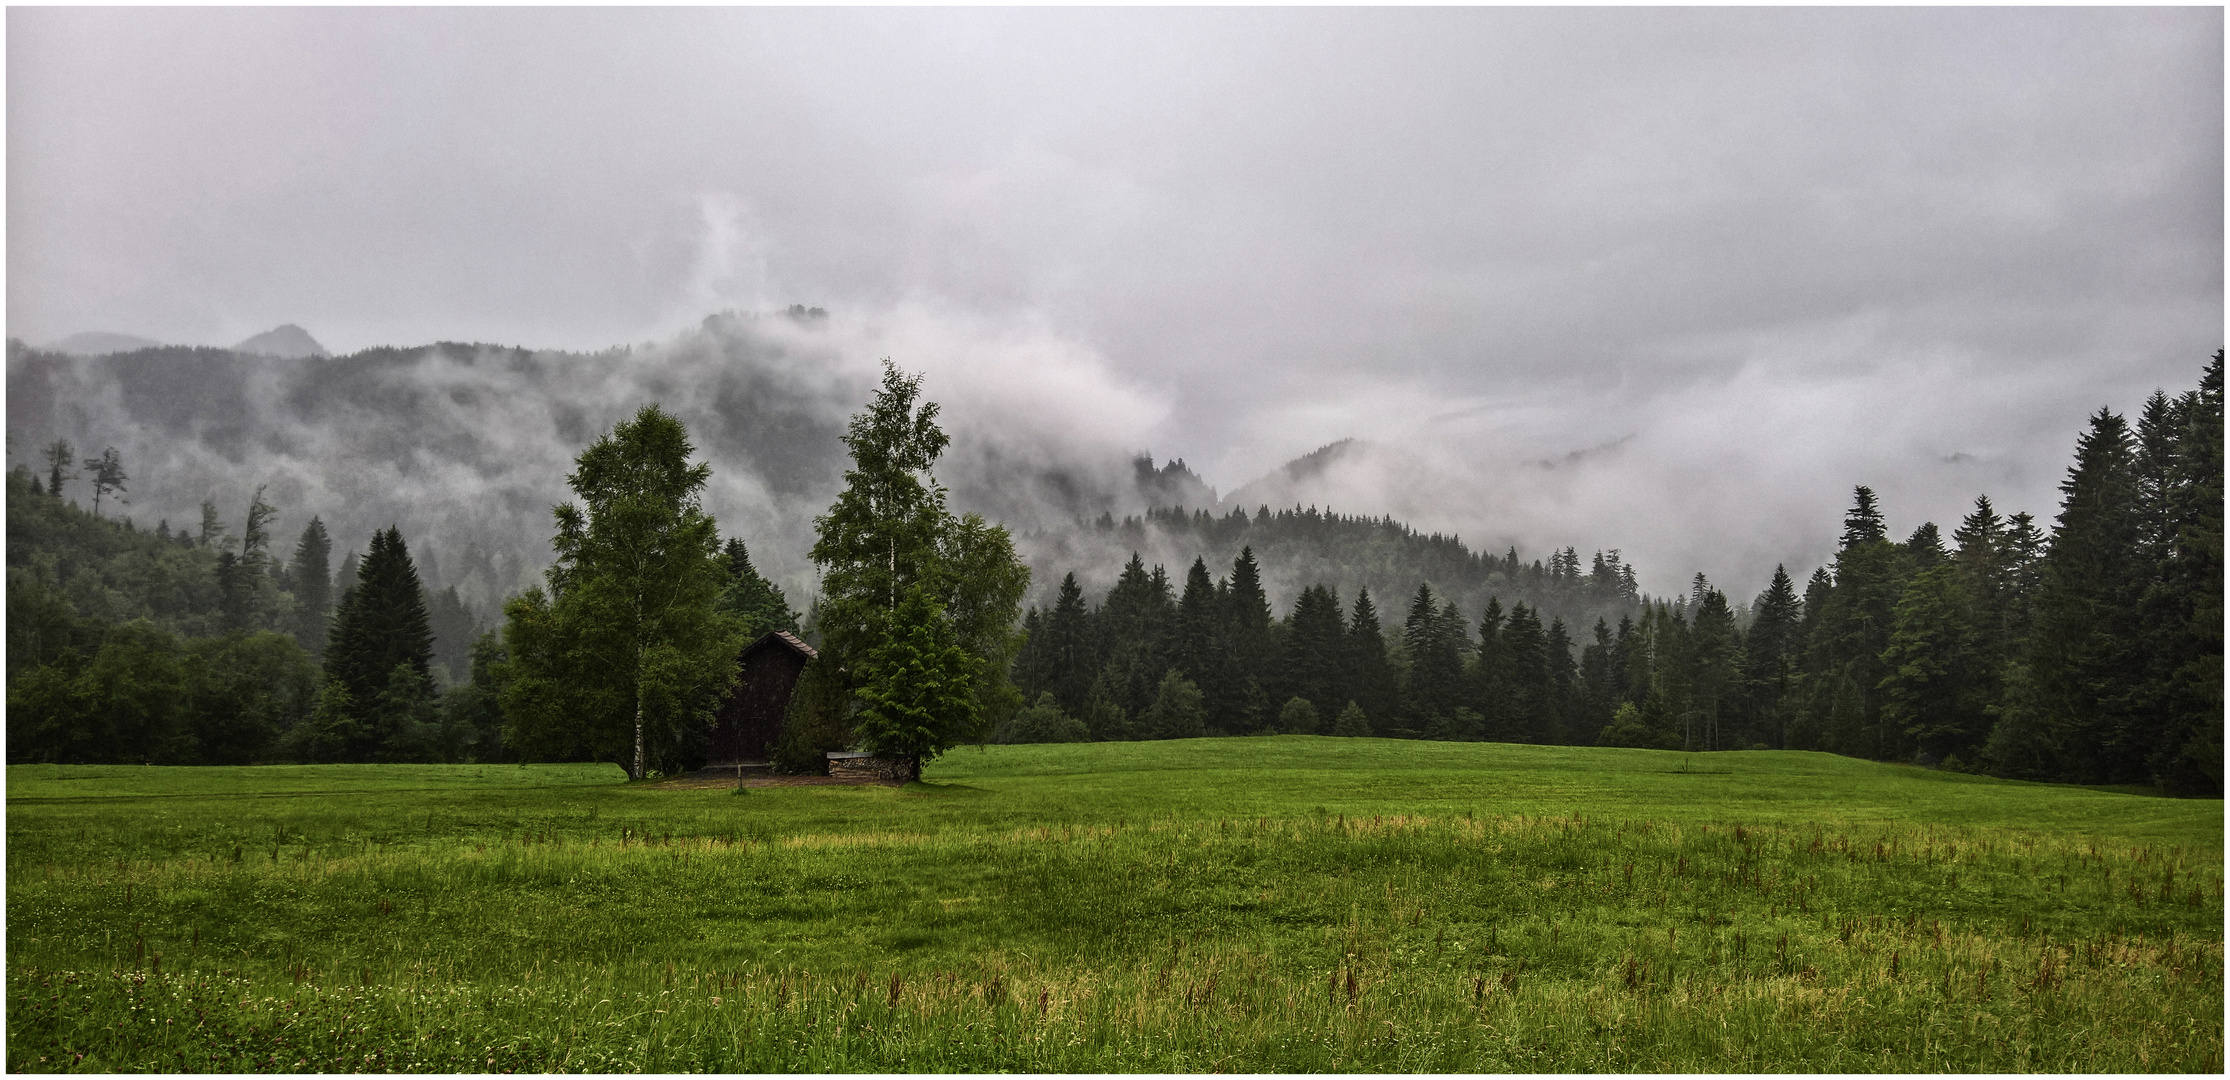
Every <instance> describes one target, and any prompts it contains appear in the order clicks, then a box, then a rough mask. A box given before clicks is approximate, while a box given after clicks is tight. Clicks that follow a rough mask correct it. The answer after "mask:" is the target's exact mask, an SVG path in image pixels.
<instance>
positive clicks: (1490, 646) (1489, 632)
mask: <svg viewBox="0 0 2230 1080" xmlns="http://www.w3.org/2000/svg"><path fill="white" fill-rule="evenodd" d="M1502 623H1503V615H1502V599H1501V597H1497V596H1489V597H1487V608H1486V610H1485V611H1484V612H1482V613H1481V614H1480V616H1479V644H1478V647H1477V650H1476V654H1477V656H1478V658H1479V659H1478V663H1476V664H1474V665H1473V666H1472V669H1471V688H1470V693H1469V694H1468V695H1467V696H1468V697H1469V699H1470V704H1471V708H1472V709H1473V710H1474V711H1476V712H1477V713H1478V714H1479V717H1480V723H1481V725H1482V727H1483V729H1484V730H1483V731H1482V735H1483V736H1484V737H1485V738H1488V739H1496V740H1504V739H1509V738H1511V735H1510V731H1511V714H1510V709H1509V702H1508V700H1507V699H1508V696H1509V687H1508V684H1509V678H1510V672H1509V657H1508V655H1507V653H1506V652H1505V651H1504V649H1503V642H1502V633H1503V631H1502Z"/></svg>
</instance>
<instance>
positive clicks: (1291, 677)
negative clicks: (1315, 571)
mask: <svg viewBox="0 0 2230 1080" xmlns="http://www.w3.org/2000/svg"><path fill="white" fill-rule="evenodd" d="M1346 637H1347V627H1346V625H1345V623H1344V621H1343V620H1342V618H1341V616H1340V602H1339V598H1338V597H1337V596H1334V595H1333V594H1332V591H1331V590H1330V589H1328V588H1325V587H1324V586H1322V585H1311V586H1309V587H1307V588H1305V589H1302V590H1301V595H1300V597H1299V599H1297V600H1295V601H1294V602H1293V614H1292V615H1291V616H1290V617H1289V618H1288V619H1287V624H1286V634H1285V678H1284V679H1283V680H1282V683H1283V685H1285V686H1287V687H1289V688H1291V689H1292V691H1293V694H1294V696H1296V697H1299V698H1302V699H1304V700H1306V701H1308V702H1309V704H1310V705H1311V706H1312V707H1313V708H1314V709H1315V710H1316V714H1317V715H1318V716H1322V717H1329V716H1336V715H1337V714H1338V712H1337V710H1338V708H1339V706H1340V705H1341V704H1343V703H1345V702H1346V701H1347V700H1348V699H1349V698H1350V697H1352V696H1353V694H1352V692H1351V691H1349V689H1348V679H1347V672H1346V670H1345V669H1346V664H1345V663H1343V662H1342V661H1343V660H1344V659H1345V653H1346V651H1347V650H1346Z"/></svg>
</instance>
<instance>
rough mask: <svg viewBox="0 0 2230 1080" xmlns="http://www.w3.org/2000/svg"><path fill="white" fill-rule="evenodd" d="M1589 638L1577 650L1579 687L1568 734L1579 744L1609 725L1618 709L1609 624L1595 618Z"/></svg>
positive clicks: (1615, 645)
mask: <svg viewBox="0 0 2230 1080" xmlns="http://www.w3.org/2000/svg"><path fill="white" fill-rule="evenodd" d="M1589 637H1590V640H1589V641H1588V643H1587V644H1586V645H1585V646H1584V647H1582V648H1581V649H1580V671H1579V688H1578V695H1577V699H1576V701H1575V702H1574V709H1573V721H1572V730H1571V732H1570V733H1569V734H1570V735H1571V736H1572V738H1573V741H1574V742H1578V743H1584V742H1586V741H1587V740H1588V739H1590V738H1593V737H1594V734H1595V733H1596V732H1598V731H1601V730H1602V729H1603V728H1604V726H1606V725H1608V724H1609V723H1610V722H1611V714H1612V712H1613V711H1614V710H1616V708H1617V694H1618V668H1617V651H1618V643H1617V641H1616V640H1614V639H1613V638H1612V637H1611V627H1610V624H1609V623H1608V622H1605V621H1604V620H1603V619H1602V618H1601V617H1597V618H1596V620H1595V629H1594V630H1593V631H1591V632H1590V634H1589Z"/></svg>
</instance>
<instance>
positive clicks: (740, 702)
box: [705, 630, 818, 768]
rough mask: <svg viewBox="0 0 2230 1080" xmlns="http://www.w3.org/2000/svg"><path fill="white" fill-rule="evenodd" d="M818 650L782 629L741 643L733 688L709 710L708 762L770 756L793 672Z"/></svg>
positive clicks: (793, 685)
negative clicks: (740, 653)
mask: <svg viewBox="0 0 2230 1080" xmlns="http://www.w3.org/2000/svg"><path fill="white" fill-rule="evenodd" d="M817 655H818V654H817V653H815V652H814V651H813V646H811V645H807V644H806V643H805V642H802V641H799V640H798V639H797V635H795V634H791V633H788V632H786V631H782V630H775V631H771V632H769V633H766V634H762V635H760V637H759V639H758V640H757V641H754V642H752V643H751V644H749V645H746V646H744V647H743V656H742V657H741V659H740V663H741V666H742V669H743V670H742V671H741V672H740V673H739V675H738V676H737V679H736V689H735V693H733V694H731V695H730V696H729V697H728V700H726V701H723V702H721V703H720V708H719V709H717V710H715V711H714V713H713V726H712V745H711V746H709V747H708V748H707V749H706V753H705V766H706V767H707V768H722V767H729V768H733V767H737V766H744V765H763V764H765V763H766V762H767V761H768V760H769V759H771V758H772V757H773V756H774V747H775V744H776V743H778V742H780V741H781V740H782V722H783V717H784V716H785V715H786V714H787V713H788V711H789V708H790V694H791V692H792V691H794V690H796V689H797V685H798V675H799V674H800V673H802V672H803V671H804V670H805V665H806V663H807V662H808V661H810V660H813V659H814V658H815V657H816V656H817Z"/></svg>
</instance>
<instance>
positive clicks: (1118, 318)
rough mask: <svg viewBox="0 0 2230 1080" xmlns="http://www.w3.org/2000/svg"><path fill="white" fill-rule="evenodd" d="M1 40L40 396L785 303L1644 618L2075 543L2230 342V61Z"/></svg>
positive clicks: (600, 38) (1380, 33)
mask: <svg viewBox="0 0 2230 1080" xmlns="http://www.w3.org/2000/svg"><path fill="white" fill-rule="evenodd" d="M7 18H8V23H7V26H8V37H7V49H8V57H7V61H8V85H7V90H8V116H7V120H8V208H7V209H8V219H7V222H8V264H7V269H8V293H7V298H8V333H9V334H10V335H12V336H15V337H20V338H23V339H24V340H27V341H30V342H32V343H34V344H37V343H43V342H47V341H52V340H54V339H57V338H60V337H62V336H64V335H67V334H71V333H74V332H78V331H86V330H109V331H119V332H125V333H131V334H138V335H143V336H146V337H152V338H157V339H161V340H164V341H170V342H181V343H195V344H230V343H232V342H234V341H237V340H239V339H241V338H244V337H246V336H248V335H249V334H252V333H255V332H258V331H261V330H264V329H268V328H269V327H271V326H273V325H275V324H278V323H281V322H294V323H299V324H301V325H303V326H305V327H307V328H308V329H309V330H310V331H311V332H312V333H313V334H315V335H316V336H317V337H318V338H319V339H320V340H321V341H323V342H324V344H325V345H327V346H328V347H329V348H332V349H334V350H335V351H339V352H345V351H349V350H353V349H358V348H363V347H367V346H371V345H379V344H417V343H424V342H428V341H433V340H438V339H450V340H483V341H490V342H498V343H504V344H522V345H528V346H538V347H556V348H568V349H595V348H601V347H604V346H608V345H612V344H616V343H621V342H630V341H643V340H647V339H654V338H665V337H669V336H671V335H673V334H675V333H676V332H678V331H680V330H682V329H684V328H687V327H690V326H693V325H694V324H696V323H697V321H698V320H700V319H701V318H702V317H703V316H704V315H705V314H707V313H709V312H712V311H716V310H720V309H725V308H738V309H743V310H754V309H765V308H769V307H774V306H779V305H785V304H788V303H791V302H804V303H807V304H817V305H821V306H825V307H828V308H830V309H832V310H833V311H835V312H836V313H837V314H838V316H839V317H841V318H847V319H852V320H857V321H860V322H861V323H863V324H873V325H875V326H879V327H884V328H885V329H886V330H887V328H888V327H891V326H899V327H915V328H917V329H918V330H919V332H920V333H922V334H924V335H929V336H931V337H934V338H935V339H936V342H937V344H936V348H935V349H934V350H929V349H925V355H926V354H927V353H929V352H938V353H940V354H950V353H952V352H954V351H956V350H958V351H965V350H966V346H967V343H968V342H971V341H980V342H982V343H983V345H984V348H985V349H986V350H988V351H994V352H997V353H998V354H999V355H1000V356H1003V357H1008V358H1017V357H1019V359H1015V360H1014V362H1013V364H1012V365H1010V366H1009V367H1006V368H1002V369H1001V377H1008V378H1026V377H1027V374H1026V373H1027V357H1028V355H1030V352H1031V350H1032V349H1035V348H1042V349H1044V350H1047V351H1048V353H1057V354H1058V355H1059V359H1060V363H1061V365H1063V371H1064V372H1068V373H1069V374H1067V375H1064V376H1063V377H1064V378H1071V379H1072V380H1073V381H1074V382H1075V384H1076V385H1078V386H1080V387H1086V388H1096V389H1089V390H1088V392H1079V393H1077V394H1073V395H1070V396H1069V397H1067V398H1060V399H1059V400H1060V401H1063V402H1066V405H1065V406H1064V407H1068V408H1073V409H1075V410H1076V411H1077V413H1078V422H1079V423H1080V424H1093V425H1098V426H1099V427H1101V428H1105V427H1107V426H1109V425H1112V426H1114V427H1115V428H1116V429H1117V430H1116V431H1114V432H1113V433H1112V435H1107V433H1106V432H1102V435H1103V436H1106V437H1111V438H1114V439H1115V440H1116V441H1127V442H1128V443H1129V444H1131V445H1135V446H1136V447H1137V448H1139V449H1144V450H1151V451H1153V452H1154V453H1156V454H1157V455H1160V456H1163V457H1169V456H1183V457H1185V458H1187V459H1188V460H1189V461H1191V462H1192V463H1193V464H1194V465H1195V467H1196V468H1198V469H1199V470H1200V471H1201V472H1202V473H1203V474H1204V475H1205V476H1206V478H1207V479H1208V481H1209V482H1210V483H1212V484H1215V485H1217V486H1218V487H1219V488H1222V489H1223V490H1226V491H1229V490H1231V489H1233V488H1236V487H1238V486H1239V485H1241V484H1243V483H1245V482H1247V481H1248V480H1250V479H1253V478H1254V477H1255V476H1257V475H1259V474H1260V473H1262V472H1263V471H1264V470H1267V469H1269V468H1272V467H1274V466H1276V465H1277V464H1279V463H1280V462H1282V461H1285V460H1287V459H1289V458H1292V457H1295V456H1298V455H1299V454H1302V453H1305V452H1307V451H1308V450H1311V449H1314V448H1315V447H1317V446H1319V445H1322V444H1324V443H1327V442H1330V441H1332V440H1335V439H1338V438H1342V437H1347V436H1355V437H1360V438H1362V439H1365V440H1370V441H1372V442H1373V443H1374V444H1376V445H1377V446H1379V447H1381V448H1384V449H1385V451H1386V453H1385V455H1384V456H1383V457H1382V458H1381V459H1380V463H1381V464H1382V465H1383V464H1384V463H1385V462H1387V461H1394V462H1398V463H1400V464H1399V467H1391V466H1389V467H1387V468H1382V469H1380V470H1379V471H1377V472H1373V473H1369V474H1368V475H1369V476H1373V477H1395V476H1402V477H1408V478H1410V479H1411V480H1415V479H1416V478H1418V477H1431V478H1434V480H1433V481H1432V482H1433V483H1435V484H1439V485H1442V486H1440V487H1437V488H1433V489H1431V490H1430V491H1417V490H1412V491H1408V492H1406V493H1405V494H1404V495H1403V497H1402V498H1400V499H1391V500H1390V501H1386V502H1384V504H1383V505H1372V499H1373V497H1372V495H1371V493H1370V491H1369V488H1368V485H1365V484H1360V483H1358V482H1354V481H1356V480H1357V478H1358V477H1359V476H1361V475H1364V474H1357V476H1353V477H1350V478H1349V480H1350V481H1351V482H1350V484H1349V485H1348V487H1346V488H1342V489H1340V490H1339V494H1340V495H1341V501H1342V503H1343V505H1342V507H1341V508H1343V509H1349V510H1354V511H1359V512H1379V511H1382V510H1398V511H1399V512H1401V513H1403V514H1404V515H1405V516H1411V517H1414V518H1417V519H1419V521H1420V523H1421V524H1425V525H1426V526H1428V527H1435V528H1450V529H1456V530H1460V531H1462V532H1463V533H1464V535H1466V536H1467V537H1476V538H1478V539H1479V541H1480V542H1481V543H1482V544H1484V543H1490V542H1493V541H1495V540H1496V539H1498V538H1509V539H1522V540H1525V541H1528V542H1531V543H1533V544H1535V545H1545V544H1562V543H1573V544H1577V545H1580V546H1582V547H1583V548H1585V547H1587V546H1590V545H1593V546H1600V547H1611V546H1622V547H1624V548H1625V549H1626V550H1627V552H1628V554H1629V557H1636V556H1637V555H1640V556H1643V557H1636V559H1635V561H1636V562H1637V564H1638V565H1639V567H1640V569H1641V570H1642V571H1643V572H1644V579H1645V584H1646V585H1649V586H1650V587H1652V588H1654V589H1658V590H1671V589H1677V588H1678V583H1679V582H1680V581H1682V580H1684V579H1685V577H1686V575H1687V574H1688V573H1690V572H1692V571H1694V570H1696V569H1705V570H1708V571H1711V572H1712V573H1713V574H1714V576H1715V577H1722V578H1726V577H1731V578H1733V579H1734V580H1728V581H1724V582H1723V583H1725V584H1728V585H1729V586H1730V587H1732V588H1734V589H1735V590H1736V591H1737V593H1738V598H1739V597H1744V596H1747V595H1748V594H1749V593H1751V592H1754V591H1755V590H1756V589H1757V588H1758V587H1759V586H1760V585H1762V584H1763V582H1762V580H1760V579H1759V576H1758V575H1760V574H1761V573H1769V572H1770V569H1771V565H1772V564H1773V563H1774V562H1776V561H1781V560H1787V561H1789V562H1790V563H1791V568H1792V570H1797V571H1798V572H1800V573H1801V572H1804V571H1805V570H1808V565H1805V566H1802V567H1800V566H1799V565H1798V564H1800V563H1804V561H1805V560H1807V559H1809V560H1815V561H1816V560H1817V559H1818V558H1820V557H1822V556H1823V555H1824V554H1825V552H1826V550H1827V547H1828V545H1829V544H1831V542H1832V539H1833V537H1834V534H1835V532H1836V530H1837V527H1838V523H1839V519H1840V513H1841V510H1842V508H1843V507H1844V506H1845V505H1847V503H1848V498H1849V491H1850V487H1851V486H1852V485H1853V484H1858V483H1867V484H1871V485H1873V486H1875V487H1876V488H1877V489H1880V490H1881V491H1882V492H1883V493H1884V496H1885V501H1886V502H1887V505H1888V510H1889V513H1890V517H1891V523H1892V525H1893V527H1896V528H1898V529H1899V530H1900V531H1904V530H1906V529H1909V528H1910V527H1911V526H1913V525H1916V524H1918V523H1919V521H1920V519H1921V518H1922V517H1923V516H1926V517H1931V518H1934V519H1936V520H1938V521H1939V522H1941V523H1942V524H1943V525H1944V528H1945V531H1946V532H1947V533H1948V532H1949V530H1950V526H1951V525H1952V524H1954V523H1955V522H1956V520H1957V516H1958V514H1959V513H1961V512H1962V510H1963V508H1964V507H1965V505H1966V504H1967V503H1968V502H1970V501H1971V500H1972V499H1973V498H1974V496H1975V495H1976V494H1979V493H1983V492H1988V493H1989V494H1991V495H1992V496H1993V498H1994V499H1996V501H1997V502H1998V503H1999V505H2000V506H2001V507H2002V508H2004V509H2007V510H2014V509H2028V510H2031V511H2033V512H2035V513H2037V515H2038V516H2039V518H2041V519H2043V520H2045V521H2047V522H2048V521H2049V520H2050V518H2051V516H2052V514H2053V513H2054V512H2055V510H2056V501H2055V498H2056V496H2055V493H2054V486H2055V485H2056V484H2057V482H2058V480H2059V478H2060V475H2061V473H2062V470H2064V468H2065V465H2066V462H2067V459H2068V454H2069V451H2070V449H2071V447H2072V443H2073V439H2074V437H2075V435H2076V433H2077V432H2078V431H2079V430H2080V428H2081V426H2082V424H2083V420H2084V417H2085V415H2086V414H2087V413H2088V412H2090V411H2091V410H2093V409H2096V408H2097V407H2099V406H2101V405H2111V406H2113V407H2115V408H2117V409H2120V410H2124V411H2128V410H2133V409H2134V408H2135V407H2136V406H2137V405H2138V404H2139V402H2140V401H2141V400H2142V398H2143V396H2144V395H2145V394H2146V393H2147V392H2149V391H2150V390H2151V389H2152V388H2154V387H2155V386H2161V387H2166V388H2168V389H2169V390H2170V391H2171V392H2174V391H2175V390H2178V389H2182V388H2186V387H2188V386H2190V385H2191V384H2192V383H2193V382H2194V381H2195V380H2196V378H2197V374H2198V371H2199V368H2200V367H2201V365H2202V364H2203V362H2204V360H2205V358H2206V356H2208V355H2209V354H2211V353H2212V352H2213V351H2214V350H2215V349H2216V348H2218V347H2220V345H2221V343H2222V338H2223V279H2222V270H2223V246H2222V244H2223V218H2222V213H2223V194H2224V193H2223V171H2222V169H2223V142H2222V136H2223V101H2222V88H2223V70H2222V56H2223V25H2222V11H2221V9H2219V8H2183V9H2165V10H2136V9H2104V10H2072V9H2046V10H2009V9H1969V10H1904V9H1899V10H1889V9H1858V10H1809V9H1800V10H1760V9H1734V10H1715V11H1678V10H1665V9H1641V10H1608V9H1574V10H1499V9H1488V10H1465V9H1427V10H1401V11H1395V10H1289V11H1273V10H1223V11H1207V10H1182V9H1180V10H1163V9H1149V10H1114V11H1075V10H1019V11H1017V10H1002V11H928V10H896V11H873V12H860V11H841V10H827V9H799V10H708V9H680V10H627V9H623V10H582V9H537V10H522V9H467V10H446V11H445V10H426V9H360V10H343V9H297V10H289V9H269V8H264V9H234V10H190V9H83V8H12V9H10V10H9V12H8V16H7ZM861 340H872V341H874V342H876V343H877V344H878V346H879V347H883V348H893V349H896V350H897V351H900V352H903V351H905V348H906V344H905V341H906V339H905V336H904V335H903V334H899V335H893V334H892V333H889V332H883V333H879V334H862V335H861ZM956 343H958V344H956ZM894 358H895V359H897V360H899V361H900V362H901V363H902V364H904V363H907V362H908V361H909V357H907V356H905V355H897V356H895V357H894ZM924 362H925V363H928V362H927V361H926V360H925V361H924ZM1079 365H1082V366H1084V367H1088V368H1093V369H1096V373H1094V374H1092V375H1090V377H1085V378H1075V377H1074V372H1075V370H1076V369H1077V367H1078V366H1079ZM928 366H929V367H930V368H931V374H932V376H933V380H932V387H931V389H932V395H933V396H934V393H935V386H934V376H935V375H936V374H937V372H936V370H935V366H934V364H933V363H928ZM1109 386H1113V387H1116V388H1118V389H1119V390H1120V394H1119V395H1117V396H1118V397H1119V398H1120V401H1119V408H1118V409H1116V410H1115V412H1114V413H1113V414H1112V415H1097V413H1098V412H1099V410H1098V408H1097V406H1096V404H1095V403H1096V402H1104V401H1107V400H1110V399H1108V398H1106V397H1105V396H1104V395H1103V391H1104V390H1105V388H1106V387H1109ZM1095 395H1102V396H1095ZM1056 397H1057V395H1056ZM1542 462H1550V463H1555V465H1556V467H1553V468H1548V467H1543V466H1542V465H1541V464H1540V463H1542ZM1387 482H1388V483H1393V482H1395V481H1394V480H1392V479H1388V480H1387ZM1535 553H1538V552H1537V551H1536V552H1535ZM1644 557H1646V558H1648V559H1650V560H1653V562H1644Z"/></svg>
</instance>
